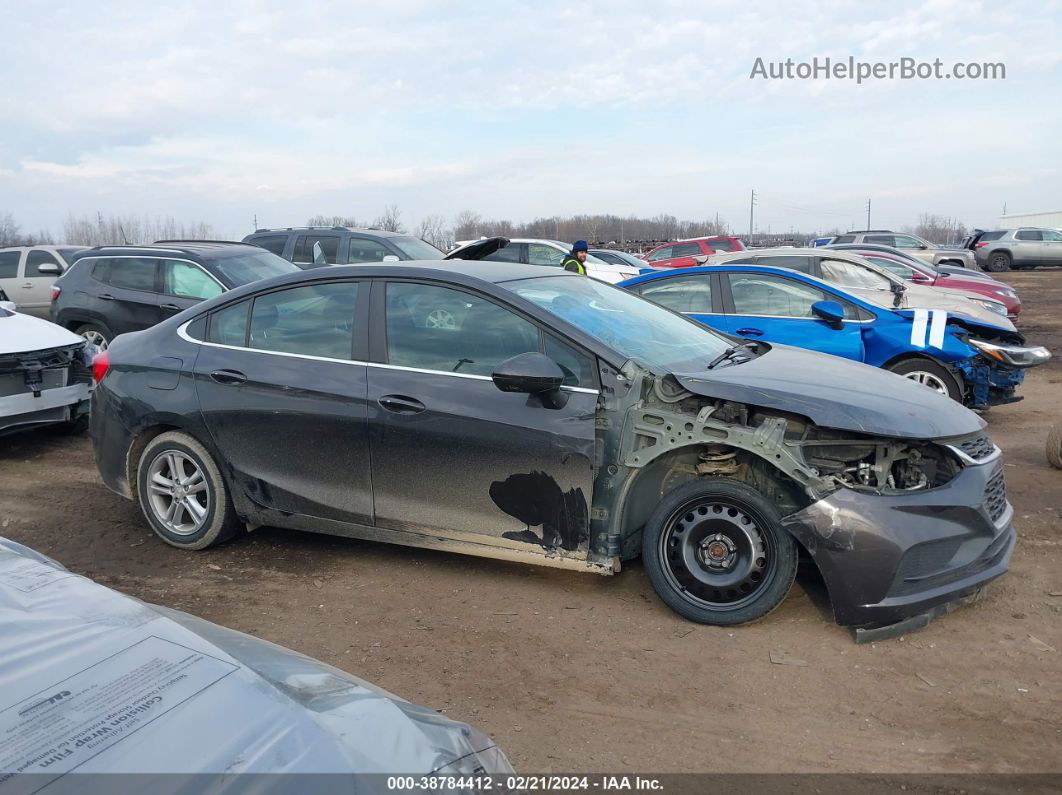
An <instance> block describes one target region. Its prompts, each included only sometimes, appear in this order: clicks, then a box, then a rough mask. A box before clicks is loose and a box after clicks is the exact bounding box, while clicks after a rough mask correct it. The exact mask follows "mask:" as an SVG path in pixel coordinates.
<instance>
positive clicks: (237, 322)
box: [207, 299, 251, 348]
mask: <svg viewBox="0 0 1062 795" xmlns="http://www.w3.org/2000/svg"><path fill="white" fill-rule="evenodd" d="M250 308H251V301H250V299H247V300H246V301H240V302H239V303H238V304H232V305H231V306H227V307H225V308H224V309H219V310H218V311H217V312H214V313H212V314H211V315H210V327H209V330H208V331H207V342H216V343H218V344H219V345H233V346H235V347H237V348H243V347H244V346H246V345H247V312H248V310H249V309H250Z"/></svg>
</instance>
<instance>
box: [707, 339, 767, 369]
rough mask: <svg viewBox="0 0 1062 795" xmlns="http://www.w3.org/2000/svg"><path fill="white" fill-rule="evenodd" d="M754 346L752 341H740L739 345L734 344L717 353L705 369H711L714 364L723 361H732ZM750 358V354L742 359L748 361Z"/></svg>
mask: <svg viewBox="0 0 1062 795" xmlns="http://www.w3.org/2000/svg"><path fill="white" fill-rule="evenodd" d="M755 347H756V343H754V342H745V343H742V344H741V345H734V346H732V347H730V348H727V349H726V350H725V351H723V352H722V353H721V354H719V355H718V356H716V357H715V358H714V359H712V360H711V361H710V362H708V368H707V369H709V370H711V369H713V368H714V367H715V366H716V365H719V364H722V363H723V362H727V361H734V360H735V359H736V357H737V356H738V355H739V354H742V353H746V354H748V353H751V352H752V351H753V349H754V348H755ZM751 358H752V357H751V356H748V357H746V358H745V359H743V360H742V361H748V360H749V359H751Z"/></svg>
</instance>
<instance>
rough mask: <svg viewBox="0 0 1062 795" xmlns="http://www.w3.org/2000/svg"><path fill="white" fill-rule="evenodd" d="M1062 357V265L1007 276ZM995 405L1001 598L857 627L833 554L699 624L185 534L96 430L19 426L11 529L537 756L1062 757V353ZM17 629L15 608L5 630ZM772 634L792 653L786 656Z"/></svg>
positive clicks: (631, 577) (585, 586)
mask: <svg viewBox="0 0 1062 795" xmlns="http://www.w3.org/2000/svg"><path fill="white" fill-rule="evenodd" d="M1007 279H1008V281H1010V282H1012V283H1013V284H1014V285H1015V287H1016V288H1017V289H1018V290H1019V292H1020V293H1021V296H1022V299H1023V300H1024V301H1025V311H1024V314H1023V315H1022V321H1021V328H1022V329H1023V330H1024V331H1025V333H1026V334H1027V335H1028V337H1029V340H1030V342H1034V343H1041V344H1045V345H1047V346H1048V347H1050V348H1051V349H1052V350H1053V351H1054V352H1055V354H1056V357H1062V318H1060V312H1059V307H1062V271H1037V272H1032V273H1020V274H1008V275H1007ZM1022 391H1023V394H1024V395H1025V401H1024V402H1022V403H1018V404H1015V405H1012V406H1006V407H1002V408H997V409H993V410H992V411H991V412H990V413H989V414H988V415H987V419H988V420H989V425H990V427H989V431H990V433H991V434H992V436H993V438H994V439H995V441H996V442H997V443H998V444H999V445H1000V446H1001V447H1002V448H1003V450H1004V452H1005V455H1006V461H1007V463H1006V473H1007V483H1008V487H1009V493H1010V499H1011V501H1012V502H1013V504H1014V506H1015V509H1016V524H1017V526H1018V532H1019V535H1020V542H1019V545H1018V547H1017V550H1016V552H1015V554H1014V558H1013V561H1012V564H1011V571H1010V573H1009V574H1008V575H1007V576H1005V577H1003V578H1002V579H1001V580H999V581H997V582H996V584H994V586H993V587H992V588H991V589H990V592H989V594H988V598H987V599H986V600H985V601H982V602H980V603H978V604H976V605H973V606H970V607H966V608H964V609H962V610H959V611H957V612H955V613H952V614H951V615H948V616H945V617H943V618H941V619H938V620H937V621H935V622H933V623H932V624H930V626H929V627H928V628H927V629H925V630H922V631H920V632H917V633H914V634H911V635H908V636H906V637H902V638H899V639H894V640H890V641H884V642H880V643H876V644H873V645H866V646H856V645H855V644H854V643H853V641H852V638H851V636H850V635H849V633H848V632H847V631H846V630H844V629H841V628H840V627H837V626H835V625H833V624H832V622H831V621H830V619H829V616H828V614H827V613H826V609H825V603H824V598H825V597H824V591H823V586H822V584H821V581H819V580H818V578H817V574H816V573H815V572H814V571H802V573H801V575H800V577H799V578H798V581H797V585H796V587H794V589H793V591H792V593H791V594H790V596H789V598H788V599H787V600H786V601H785V603H784V604H783V605H782V607H781V608H780V609H778V610H777V611H776V612H774V613H773V614H772V615H770V616H769V617H768V618H767V619H766V620H764V621H762V622H760V623H758V624H754V625H751V626H747V627H741V628H736V629H729V630H727V629H717V628H711V627H703V626H697V625H694V624H690V623H687V622H686V621H684V620H683V619H681V618H679V617H678V616H677V615H675V614H673V613H672V612H671V611H670V610H668V609H667V608H666V607H665V606H664V605H663V604H662V603H661V602H660V601H659V600H658V599H657V598H656V597H655V595H654V594H653V592H652V589H651V588H650V585H649V582H648V580H647V579H646V577H645V575H644V572H643V571H642V569H641V567H640V565H638V564H637V563H634V564H631V565H630V566H629V567H627V568H626V570H625V571H624V572H623V573H622V574H620V575H619V576H617V577H612V578H605V577H599V576H592V575H581V574H575V573H568V572H563V571H555V570H550V569H539V568H532V567H528V566H524V565H516V564H508V563H503V562H496V561H490V560H483V559H475V558H467V557H462V556H459V555H453V554H446V553H436V552H428V551H419V550H411V549H405V548H401V547H393V546H387V545H383V544H375V543H369V542H360V541H352V540H345V539H336V538H329V537H326V536H314V535H310V534H305V533H299V532H295V531H284V530H273V529H262V530H258V531H256V532H254V533H253V534H250V535H247V536H244V537H241V538H239V539H238V540H236V541H235V542H233V543H230V544H228V545H225V546H223V547H221V548H219V549H213V550H208V551H205V552H198V553H188V552H181V551H178V550H176V549H172V548H170V547H168V546H166V545H165V544H163V543H162V542H161V541H159V540H158V539H156V538H155V537H154V536H153V535H152V534H151V533H150V531H149V530H148V528H147V524H146V522H145V520H144V519H143V517H142V516H141V514H140V512H139V509H138V508H137V507H136V506H134V505H133V504H132V503H130V502H127V501H125V500H123V499H122V498H120V497H118V496H116V495H114V494H112V493H111V492H110V491H108V490H107V489H106V488H105V487H104V486H103V485H102V484H101V483H100V481H99V479H98V477H97V475H96V470H95V466H94V464H93V460H92V450H91V445H90V442H89V440H88V438H87V437H82V438H76V439H70V438H65V437H62V436H58V435H56V434H54V433H50V432H38V433H31V434H23V435H20V436H11V437H7V438H3V439H0V535H5V536H7V537H10V538H13V539H14V540H16V541H20V542H22V543H25V544H28V545H30V546H32V547H34V548H36V549H38V550H40V551H42V552H44V553H46V554H48V555H51V556H53V557H55V558H56V559H57V560H59V561H61V562H62V563H64V564H66V565H67V566H68V567H69V568H71V569H72V570H74V571H76V572H79V573H82V574H85V575H88V576H90V577H93V578H95V579H97V580H99V581H100V582H102V583H105V584H107V585H109V586H111V587H114V588H117V589H119V590H122V591H125V592H127V593H130V594H133V595H135V596H137V597H140V598H141V599H145V600H147V601H150V602H156V603H159V604H163V605H167V606H169V607H175V608H179V609H181V610H186V611H188V612H190V613H194V614H196V615H199V616H202V617H204V618H207V619H209V620H211V621H215V622H218V623H220V624H224V625H226V626H229V627H233V628H236V629H239V630H243V631H244V632H249V633H252V634H254V635H257V636H259V637H262V638H266V639H268V640H271V641H274V642H276V643H280V644H283V645H285V646H289V647H291V648H293V649H297V650H298V651H301V652H304V653H305V654H309V655H312V656H314V657H317V658H320V659H321V660H324V661H326V662H329V663H332V664H333V665H336V666H339V667H340V668H343V669H345V670H348V671H350V672H352V673H355V674H357V675H359V676H362V677H365V678H367V679H369V680H371V681H373V682H375V683H377V684H379V685H380V686H382V687H385V688H387V689H388V690H391V691H392V692H394V693H397V694H399V695H401V696H403V697H405V698H408V699H410V700H412V701H416V702H419V703H422V704H425V705H429V706H432V707H434V708H436V709H439V710H441V711H443V712H445V713H446V714H447V715H449V716H451V717H453V718H456V719H459V720H465V721H469V722H471V723H474V724H476V725H477V726H479V727H480V728H482V729H483V730H485V731H486V732H488V733H489V734H491V735H493V736H494V737H495V738H496V739H497V741H498V742H499V743H500V744H501V746H502V747H503V748H504V749H505V750H506V751H507V752H508V754H509V756H510V758H511V759H512V761H513V764H514V765H515V766H516V768H517V769H518V770H520V771H521V772H527V773H530V772H535V773H540V772H550V771H552V772H560V773H572V772H580V771H581V772H587V771H603V772H611V771H646V772H648V771H652V772H668V771H746V772H783V771H822V772H839V771H850V772H924V771H939V772H956V773H959V772H988V771H993V772H1003V773H1006V772H1053V771H1059V770H1062V688H1060V685H1059V683H1060V681H1062V654H1060V650H1062V541H1060V539H1062V533H1060V526H1062V471H1056V470H1053V469H1051V468H1050V467H1049V466H1048V465H1047V463H1046V461H1045V458H1044V439H1045V436H1046V433H1047V429H1048V427H1049V426H1050V424H1051V423H1053V422H1056V421H1062V402H1060V400H1059V397H1060V395H1062V358H1056V359H1055V360H1054V361H1053V362H1051V363H1050V364H1048V365H1047V366H1045V367H1041V368H1039V369H1037V370H1034V371H1032V372H1031V373H1030V374H1029V377H1028V379H1027V380H1026V383H1025V385H1024V387H1023V390H1022ZM0 633H2V627H0ZM772 653H773V654H774V656H775V658H776V659H779V660H782V661H784V662H783V664H778V663H775V662H772Z"/></svg>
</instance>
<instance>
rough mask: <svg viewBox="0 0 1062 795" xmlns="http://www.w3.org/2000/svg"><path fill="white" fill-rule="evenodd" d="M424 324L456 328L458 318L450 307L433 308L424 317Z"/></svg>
mask: <svg viewBox="0 0 1062 795" xmlns="http://www.w3.org/2000/svg"><path fill="white" fill-rule="evenodd" d="M424 326H425V327H426V328H442V329H456V328H457V318H455V317H454V316H453V313H452V312H450V310H449V309H442V308H439V309H433V310H431V312H429V313H428V316H427V317H426V318H424Z"/></svg>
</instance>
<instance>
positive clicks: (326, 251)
mask: <svg viewBox="0 0 1062 795" xmlns="http://www.w3.org/2000/svg"><path fill="white" fill-rule="evenodd" d="M291 261H292V262H295V263H297V264H299V265H335V264H336V262H338V261H339V237H338V236H337V235H314V234H309V235H299V236H298V237H297V238H295V250H294V251H292V253H291Z"/></svg>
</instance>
